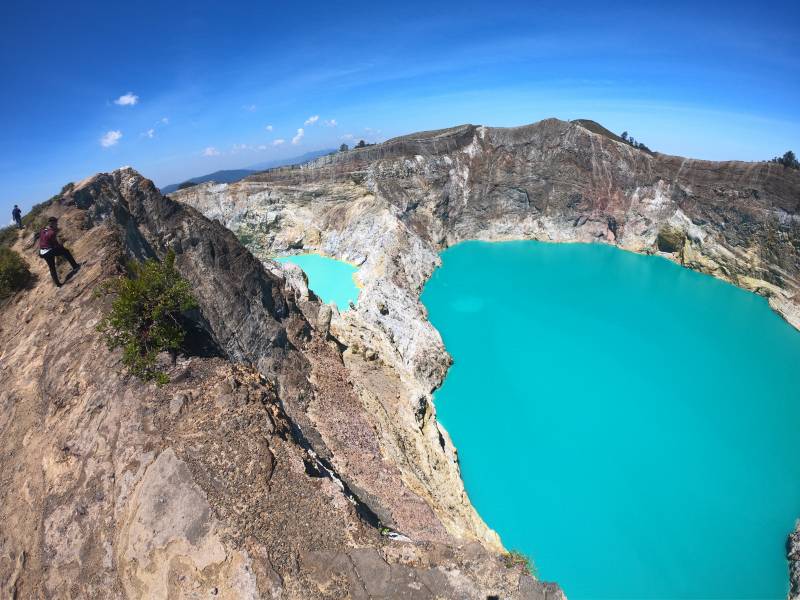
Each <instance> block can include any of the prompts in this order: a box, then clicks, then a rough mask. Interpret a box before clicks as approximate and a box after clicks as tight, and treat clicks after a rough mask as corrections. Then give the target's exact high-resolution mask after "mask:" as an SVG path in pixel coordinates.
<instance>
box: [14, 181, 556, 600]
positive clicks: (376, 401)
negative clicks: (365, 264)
mask: <svg viewBox="0 0 800 600" xmlns="http://www.w3.org/2000/svg"><path fill="white" fill-rule="evenodd" d="M65 189H66V190H68V191H67V192H66V193H65V195H63V196H61V197H59V198H57V199H56V200H55V201H54V202H53V203H52V204H51V206H50V207H49V208H48V209H47V213H48V214H51V215H54V216H57V217H59V222H60V225H61V227H62V230H63V238H64V242H65V243H66V244H67V245H68V246H70V248H71V250H72V252H73V254H74V255H75V256H76V258H77V259H78V260H79V261H83V262H84V266H83V269H82V270H81V271H80V273H79V274H78V275H77V276H76V277H75V278H74V279H72V280H71V281H70V282H69V283H68V284H66V285H65V286H64V287H62V288H60V289H56V288H54V287H53V286H52V284H51V282H50V281H49V277H48V275H47V272H46V268H45V265H44V262H43V261H41V260H39V259H38V258H37V257H36V251H35V249H33V248H32V247H31V245H30V244H29V240H30V233H28V234H27V235H25V236H24V237H23V236H21V237H20V238H19V239H18V240H17V242H16V243H15V245H14V248H15V250H17V251H18V252H20V253H21V254H22V255H23V256H24V257H25V259H26V260H27V261H28V262H29V263H30V266H31V269H32V271H33V272H34V274H35V275H36V281H35V283H34V284H33V285H32V286H31V288H30V289H27V290H23V291H21V292H18V293H17V294H16V295H15V296H13V297H12V298H10V299H9V300H7V301H5V302H4V303H3V304H2V305H0V598H20V599H21V598H141V599H152V598H175V599H177V598H227V599H231V600H232V599H237V600H238V599H242V598H251V599H256V598H296V599H322V598H331V599H333V598H400V597H402V598H419V599H427V598H474V599H481V600H484V599H486V598H489V597H497V598H515V599H530V600H534V599H535V600H543V599H554V600H557V599H559V598H562V597H563V596H562V594H561V592H560V591H559V589H558V587H557V586H555V585H549V584H544V583H541V582H539V581H537V580H536V579H534V578H533V577H532V576H531V575H529V574H528V573H527V572H526V571H525V570H524V569H523V567H521V566H520V565H519V564H517V563H516V562H514V561H509V560H508V558H507V557H505V556H504V555H503V554H502V552H501V551H500V547H499V544H498V543H497V541H496V538H495V537H493V536H492V535H491V532H489V531H488V530H487V529H486V528H485V526H483V525H482V523H481V522H480V520H479V519H478V518H477V516H476V515H474V511H472V512H471V507H470V506H469V502H468V500H467V499H466V496H465V495H464V493H463V489H462V488H461V487H460V480H459V479H458V469H457V465H456V463H455V461H454V460H453V456H452V455H451V454H450V453H448V451H447V449H446V444H445V443H444V442H443V441H442V442H440V439H441V434H439V433H437V430H436V429H435V427H434V428H433V429H431V426H430V425H428V426H427V429H426V427H425V426H422V425H421V424H420V423H421V421H418V420H417V417H416V416H415V414H414V413H413V411H407V410H406V407H407V406H412V405H413V404H414V402H415V401H416V399H415V398H410V397H409V396H408V395H407V393H408V391H407V389H406V388H404V387H403V386H402V385H400V384H399V380H398V379H397V377H396V375H395V376H393V375H392V372H391V371H388V370H385V369H382V368H379V365H378V363H379V361H376V360H371V361H370V360H367V359H366V358H365V357H364V356H363V355H362V354H359V353H356V352H353V350H352V349H349V350H345V348H346V346H345V345H344V344H343V343H342V342H341V341H340V340H337V339H336V338H335V337H332V336H331V332H330V331H329V327H330V319H331V315H330V312H329V311H328V310H327V309H326V308H324V307H321V305H320V303H319V301H318V300H316V298H314V297H313V295H312V294H308V293H307V292H305V293H302V289H301V288H302V279H301V280H300V281H295V282H294V283H292V278H295V279H296V275H297V274H296V273H294V274H292V273H288V274H287V273H286V272H284V271H281V270H280V269H273V270H272V271H271V270H268V269H266V268H265V267H264V265H262V263H261V261H259V260H257V259H256V258H254V257H253V255H252V254H251V253H250V252H248V251H247V250H246V249H245V248H244V247H243V246H242V245H241V244H240V243H239V241H238V240H237V239H236V237H234V235H233V234H232V233H231V232H230V231H228V230H227V229H225V228H224V227H223V226H221V225H220V224H219V223H216V222H214V221H211V220H209V219H207V218H206V217H204V216H202V215H201V214H200V213H199V212H197V211H196V210H194V209H192V208H189V207H187V206H185V205H182V204H179V203H177V202H175V201H173V200H170V199H168V198H165V197H163V196H162V195H161V194H160V193H159V192H158V190H157V189H156V188H155V187H154V185H153V184H152V182H150V181H149V180H147V179H144V178H143V177H141V176H140V175H139V174H138V173H136V172H135V171H133V170H132V169H122V170H119V171H115V172H113V173H110V174H101V175H97V176H95V177H92V178H90V179H88V180H86V181H83V182H80V183H78V184H77V185H76V186H74V187H71V188H65ZM169 249H172V250H174V251H175V253H176V267H177V269H178V270H179V271H180V273H181V274H182V276H183V277H184V278H186V279H187V280H188V281H189V282H190V283H191V285H192V288H193V291H194V294H195V296H196V297H197V300H198V304H199V310H198V311H196V312H195V313H194V314H193V317H192V318H193V322H194V333H193V337H194V338H197V340H199V341H198V342H197V348H196V352H193V353H192V354H193V355H192V356H189V357H184V358H182V359H180V360H179V361H178V363H177V364H176V365H175V366H174V367H172V368H171V370H170V373H169V375H170V379H171V382H170V383H169V384H167V385H165V386H163V387H157V386H155V385H154V384H147V385H145V384H142V383H141V382H139V381H137V380H135V379H131V378H129V377H127V376H125V375H124V374H123V372H122V365H121V361H120V356H119V355H118V354H117V353H109V352H108V351H107V349H106V347H105V345H104V344H103V342H102V340H101V339H100V336H99V334H98V333H97V332H96V330H95V325H96V324H97V322H98V320H99V319H100V317H101V315H102V314H103V310H104V308H105V305H104V303H105V302H106V300H104V299H103V298H102V297H99V296H97V295H96V294H94V291H95V289H96V288H97V287H98V286H99V285H100V284H101V283H102V282H104V281H106V280H107V279H108V278H110V277H114V276H117V275H119V274H120V273H121V266H120V265H121V264H123V263H124V261H125V260H127V259H129V258H140V259H141V258H147V257H153V256H157V257H163V256H164V254H165V253H166V252H167V251H168V250H169ZM343 350H344V352H343ZM420 418H421V417H420ZM421 419H422V418H421ZM422 420H424V419H422ZM432 436H433V437H434V438H435V439H434V442H433V443H431V440H430V438H431V437H432Z"/></svg>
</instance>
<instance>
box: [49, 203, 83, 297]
mask: <svg viewBox="0 0 800 600" xmlns="http://www.w3.org/2000/svg"><path fill="white" fill-rule="evenodd" d="M39 256H41V257H42V258H43V259H44V260H45V262H47V266H48V267H49V268H50V277H52V278H53V283H55V284H56V287H61V285H62V284H61V282H60V281H59V280H58V272H57V271H56V257H57V256H63V257H64V258H66V259H67V261H68V262H69V264H70V266H72V271H71V272H70V273H69V274H67V279H69V278H70V277H72V276H73V275H74V274H75V273H77V272H78V270H79V269H80V268H81V266H80V265H79V264H78V263H77V262H75V259H74V258H72V254H70V251H69V250H67V249H66V248H64V246H62V245H61V242H59V241H58V219H56V218H55V217H50V218H49V219H48V220H47V227H45V228H44V229H42V231H41V232H40V233H39Z"/></svg>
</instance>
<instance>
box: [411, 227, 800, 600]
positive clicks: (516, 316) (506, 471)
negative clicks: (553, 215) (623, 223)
mask: <svg viewBox="0 0 800 600" xmlns="http://www.w3.org/2000/svg"><path fill="white" fill-rule="evenodd" d="M422 301H423V303H424V304H425V306H426V307H427V308H428V310H429V313H430V320H431V321H432V323H433V324H434V326H436V328H437V329H438V330H439V331H440V332H441V334H442V337H443V339H444V342H445V345H446V347H447V349H448V351H449V352H450V353H451V354H452V356H453V358H454V360H455V362H454V364H453V366H452V367H451V369H450V371H449V373H448V375H447V378H446V380H445V382H444V384H443V386H442V387H441V389H440V390H438V391H437V392H436V395H435V400H436V407H437V412H438V415H439V419H440V420H441V422H442V423H443V424H444V426H445V427H446V428H447V430H448V431H449V433H450V435H451V436H452V438H453V441H454V443H455V445H456V447H457V448H458V450H459V457H460V461H461V468H462V473H463V477H464V482H465V485H466V488H467V492H468V493H469V496H470V499H471V500H472V502H473V504H474V505H475V507H476V508H477V510H478V512H479V513H480V514H481V516H482V517H483V518H484V520H485V521H486V522H487V524H488V525H489V526H490V527H492V528H493V529H495V530H496V531H497V532H498V533H499V534H500V536H501V538H502V540H503V543H504V545H505V546H506V547H507V548H510V549H518V550H521V551H522V552H524V553H526V554H528V555H529V556H530V557H531V558H532V559H533V560H534V562H535V563H536V566H537V569H538V574H539V576H540V577H541V578H542V579H546V580H554V581H558V582H559V583H560V584H561V585H562V586H563V588H564V590H565V592H566V594H567V595H568V597H569V598H570V600H582V599H592V600H596V599H601V598H602V599H626V598H627V599H633V598H660V599H682V598H693V599H699V598H719V599H723V598H724V599H745V598H747V599H756V598H764V599H766V598H770V599H776V600H778V599H783V598H785V597H786V592H787V589H788V575H787V563H786V559H785V549H784V543H785V540H786V536H787V534H788V533H789V531H790V530H791V529H792V528H793V526H794V522H795V519H796V518H797V517H800V452H798V445H797V444H798V440H800V333H798V332H797V331H795V330H794V329H793V328H791V327H790V326H789V325H788V324H787V323H785V322H784V321H783V320H782V319H781V318H780V317H779V316H778V315H776V314H775V313H773V312H772V311H771V310H770V309H769V307H768V305H767V303H766V302H765V300H764V299H763V298H760V297H758V296H756V295H754V294H751V293H748V292H745V291H742V290H740V289H737V288H735V287H733V286H731V285H728V284H725V283H723V282H721V281H718V280H715V279H713V278H712V277H709V276H705V275H702V274H699V273H695V272H692V271H689V270H687V269H683V268H681V267H679V266H677V265H674V264H672V263H670V262H669V261H666V260H664V259H661V258H658V257H652V256H651V257H648V256H638V255H634V254H631V253H627V252H623V251H621V250H618V249H616V248H613V247H609V246H604V245H600V244H596V245H595V244H593V245H589V244H545V243H538V242H506V243H483V242H467V243H463V244H459V245H457V246H454V247H452V248H450V249H448V250H446V251H444V252H443V253H442V266H441V267H440V268H439V269H437V270H436V272H435V273H434V274H433V277H432V278H431V280H430V281H429V282H428V284H427V285H426V287H425V289H424V291H423V293H422Z"/></svg>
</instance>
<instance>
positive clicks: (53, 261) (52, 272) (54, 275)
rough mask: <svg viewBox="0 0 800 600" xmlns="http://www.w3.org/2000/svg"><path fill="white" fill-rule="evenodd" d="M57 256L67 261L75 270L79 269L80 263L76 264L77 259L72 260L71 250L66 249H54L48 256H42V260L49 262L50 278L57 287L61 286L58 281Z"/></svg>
mask: <svg viewBox="0 0 800 600" xmlns="http://www.w3.org/2000/svg"><path fill="white" fill-rule="evenodd" d="M56 256H63V257H64V258H66V259H67V262H69V264H70V265H71V266H72V268H73V269H77V268H78V263H76V262H75V259H74V258H72V254H70V253H69V250H67V249H66V248H64V247H63V246H62V247H61V248H53V249H52V250H50V252H48V253H47V254H44V255H42V258H43V259H45V261H47V266H48V267H50V277H52V278H53V283H55V284H56V285H61V283H60V282H59V281H58V273H57V272H56Z"/></svg>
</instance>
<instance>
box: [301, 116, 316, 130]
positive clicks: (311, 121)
mask: <svg viewBox="0 0 800 600" xmlns="http://www.w3.org/2000/svg"><path fill="white" fill-rule="evenodd" d="M317 121H319V115H313V116H311V117H308V118H307V119H306V122H305V123H303V125H305V126H306V127H308V126H309V125H313V124H314V123H316V122H317Z"/></svg>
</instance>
